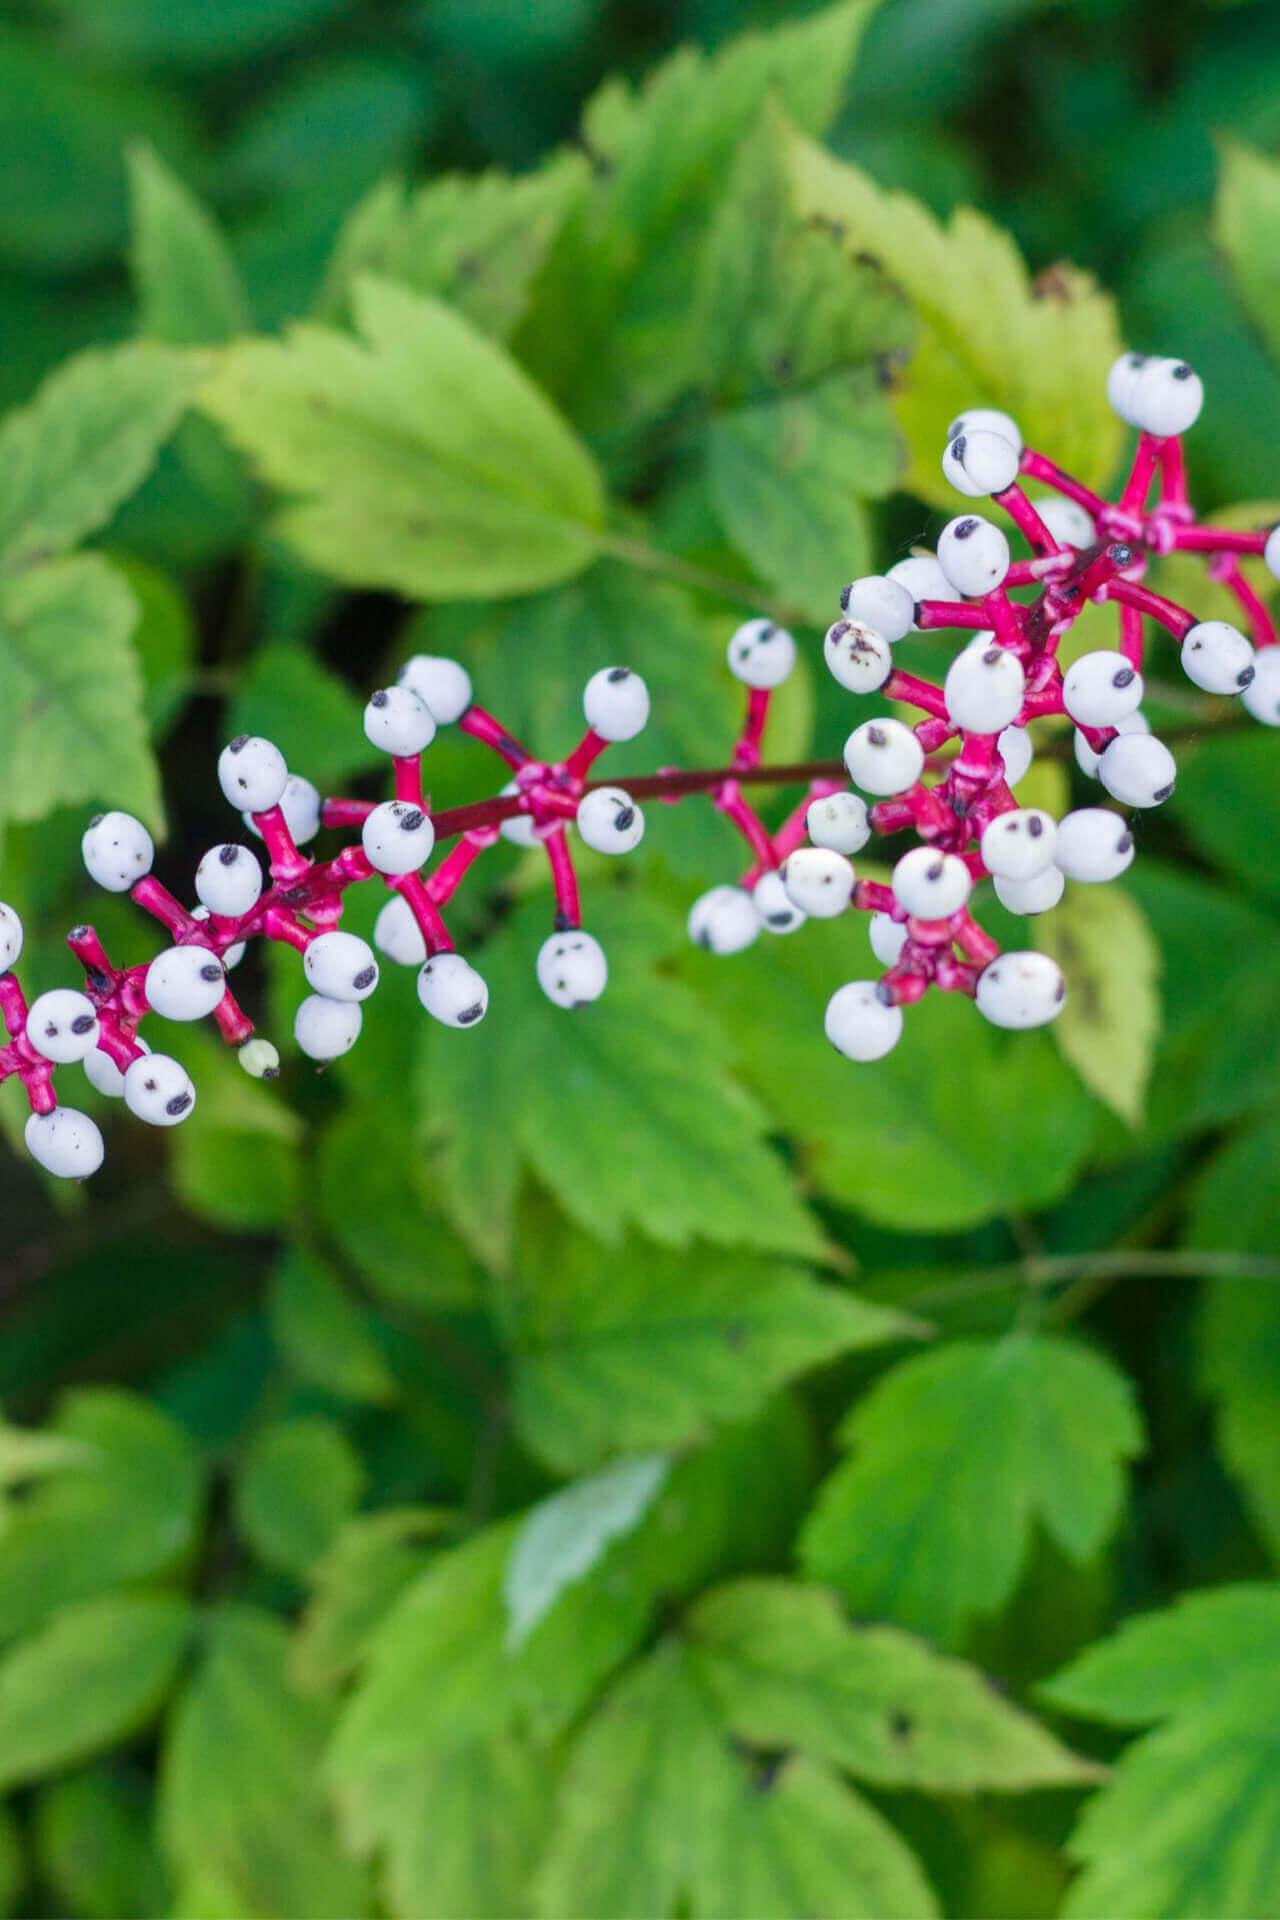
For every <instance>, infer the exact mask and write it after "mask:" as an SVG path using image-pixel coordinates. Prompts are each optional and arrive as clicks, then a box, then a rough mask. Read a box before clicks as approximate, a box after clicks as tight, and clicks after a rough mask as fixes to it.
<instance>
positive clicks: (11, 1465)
mask: <svg viewBox="0 0 1280 1920" xmlns="http://www.w3.org/2000/svg"><path fill="white" fill-rule="evenodd" d="M96 1464H97V1459H96V1455H95V1453H94V1450H93V1448H92V1447H88V1446H85V1445H84V1444H83V1443H82V1442H81V1441H79V1440H75V1439H72V1438H71V1436H70V1435H68V1434H61V1433H42V1432H40V1431H39V1430H38V1429H37V1428H35V1427H11V1426H9V1425H7V1424H3V1423H0V1486H2V1487H6V1488H7V1487H16V1486H21V1485H22V1484H23V1482H24V1481H27V1480H42V1479H44V1477H45V1475H46V1474H51V1473H62V1472H63V1471H64V1470H65V1469H66V1468H68V1467H80V1468H85V1467H91V1466H94V1465H96Z"/></svg>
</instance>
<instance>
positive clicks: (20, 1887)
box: [0, 1806, 93, 1920]
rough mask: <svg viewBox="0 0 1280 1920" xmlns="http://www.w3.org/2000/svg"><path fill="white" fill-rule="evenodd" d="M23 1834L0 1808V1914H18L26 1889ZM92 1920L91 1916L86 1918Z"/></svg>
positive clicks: (3, 1809)
mask: <svg viewBox="0 0 1280 1920" xmlns="http://www.w3.org/2000/svg"><path fill="white" fill-rule="evenodd" d="M22 1841H23V1833H22V1829H21V1827H19V1825H18V1822H17V1820H16V1818H15V1817H14V1814H13V1812H12V1811H11V1809H10V1808H9V1807H7V1806H5V1807H0V1913H4V1914H18V1913H20V1911H21V1905H22V1895H23V1894H24V1892H25V1891H26V1887H27V1862H26V1858H25V1854H24V1849H23V1844H22ZM87 1920H93V1916H92V1915H90V1916H88V1917H87Z"/></svg>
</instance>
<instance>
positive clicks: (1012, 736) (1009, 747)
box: [996, 726, 1035, 787]
mask: <svg viewBox="0 0 1280 1920" xmlns="http://www.w3.org/2000/svg"><path fill="white" fill-rule="evenodd" d="M996 747H997V748H998V750H999V754H1000V758H1001V760H1003V762H1004V778H1005V785H1006V786H1009V787H1016V786H1017V784H1018V782H1019V781H1020V780H1025V779H1026V776H1027V774H1028V773H1029V772H1030V769H1031V762H1032V760H1033V759H1034V758H1035V755H1034V753H1033V752H1032V750H1031V735H1030V734H1029V733H1028V732H1027V729H1026V728H1025V727H1018V726H1011V727H1005V728H1003V729H1002V730H1001V734H1000V738H999V739H998V740H997V741H996Z"/></svg>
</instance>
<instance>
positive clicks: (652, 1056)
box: [418, 889, 820, 1264]
mask: <svg viewBox="0 0 1280 1920" xmlns="http://www.w3.org/2000/svg"><path fill="white" fill-rule="evenodd" d="M642 914H643V908H642V902H641V901H640V900H639V899H637V898H636V896H635V895H634V892H630V893H627V894H625V895H624V894H620V893H619V892H618V891H617V890H616V889H615V890H614V891H613V892H612V893H611V894H609V895H607V896H606V895H604V894H600V895H599V896H597V899H596V903H595V905H594V906H593V909H592V916H591V926H592V930H593V931H594V932H595V934H596V936H597V937H598V938H600V939H602V941H603V943H604V946H605V949H606V952H607V953H609V955H610V958H611V964H612V967H613V974H612V977H611V979H610V982H609V989H608V992H607V993H606V994H605V995H604V997H603V998H602V999H601V1000H599V1001H598V1002H596V1003H595V1004H594V1005H592V1006H590V1007H586V1008H580V1009H578V1010H577V1011H576V1012H574V1013H572V1014H568V1013H566V1012H565V1011H564V1010H563V1009H562V1008H560V1007H556V1006H553V1005H552V1003H551V1002H550V1001H549V1000H547V999H546V998H545V997H544V996H542V995H538V994H531V993H530V991H529V975H530V971H531V968H532V962H533V957H534V955H535V954H536V952H537V950H538V947H539V946H540V945H541V943H542V941H543V940H544V939H545V938H546V935H547V933H548V931H549V928H548V924H547V922H548V920H549V917H550V916H549V910H548V906H547V903H545V902H544V901H537V900H535V901H531V902H530V903H528V904H527V905H526V906H525V907H523V908H522V909H520V911H519V912H517V913H516V914H514V915H513V916H512V917H511V919H510V920H509V921H508V922H507V923H506V924H505V925H504V928H503V936H502V939H501V940H500V941H498V942H495V944H494V945H493V947H492V948H489V949H486V951H485V956H484V967H485V974H486V977H487V979H488V981H489V986H490V991H491V995H492V1001H493V1006H494V1009H495V1011H496V1010H498V1009H499V1008H501V1007H519V1009H520V1016H519V1019H518V1020H487V1021H486V1022H485V1023H484V1024H483V1025H482V1026H480V1027H477V1028H474V1029H472V1030H471V1031H470V1032H468V1033H467V1034H465V1035H463V1036H459V1035H457V1034H453V1033H450V1032H448V1031H447V1030H446V1029H444V1028H440V1027H436V1028H434V1029H433V1031H431V1032H429V1033H428V1032H426V1030H425V1026H424V1029H423V1036H422V1047H423V1051H422V1054H421V1056H420V1066H419V1076H418V1086H419V1093H420V1099H421V1103H422V1104H421V1115H422V1118H421V1132H422V1136H423V1138H424V1140H425V1142H426V1143H427V1144H428V1145H429V1147H430V1148H431V1149H432V1150H433V1152H434V1154H435V1156H436V1160H437V1164H438V1167H439V1171H440V1193H441V1199H442V1203H443V1204H444V1205H445V1207H446V1208H447V1209H448V1212H449V1214H450V1217H451V1218H452V1220H453V1222H454V1224H455V1225H456V1227H457V1229H458V1231H459V1233H461V1234H462V1236H463V1237H464V1239H466V1240H467V1241H468V1243H469V1244H470V1245H471V1246H473V1247H474V1248H475V1249H476V1251H477V1252H478V1253H479V1254H481V1255H482V1256H483V1257H485V1258H487V1259H489V1260H490V1261H491V1262H493V1263H496V1264H501V1263H503V1262H505V1260H506V1259H507V1257H508V1255H509V1252H510V1247H511V1234H512V1224H513V1209H514V1205H515V1200H516V1194H517V1188H518V1183H519V1175H520V1170H521V1167H522V1165H523V1166H527V1167H528V1168H529V1170H530V1171H531V1172H532V1173H534V1174H535V1175H536V1176H537V1178H538V1179H539V1180H541V1181H542V1182H543V1183H544V1185H545V1186H546V1187H548V1188H549V1189H550V1191H551V1192H552V1193H553V1194H554V1195H555V1197H556V1199H557V1200H558V1201H559V1203H560V1205H561V1206H562V1208H563V1209H564V1210H565V1212H566V1213H567V1214H568V1215H569V1216H570V1218H571V1219H572V1220H574V1221H575V1222H576V1223H577V1224H579V1225H580V1226H581V1227H582V1228H583V1229H584V1230H586V1231H587V1232H590V1233H593V1234H595V1235H596V1236H597V1237H598V1238H599V1239H602V1240H606V1241H608V1242H610V1243H611V1244H617V1242H618V1241H620V1240H621V1238H622V1236H623V1233H624V1232H625V1230H626V1229H627V1228H628V1227H629V1226H631V1225H634V1226H636V1227H638V1228H640V1229H642V1230H643V1231H644V1232H645V1233H646V1234H648V1235H649V1236H650V1237H651V1238H652V1239H654V1240H658V1241H661V1242H663V1243H665V1244H666V1245H669V1246H677V1247H682V1246H687V1245H688V1244H689V1243H690V1241H691V1240H692V1239H693V1238H694V1236H695V1235H699V1236H701V1237H703V1238H705V1239H708V1240H713V1241H717V1242H722V1243H725V1244H728V1245H737V1246H746V1247H753V1248H758V1249H764V1250H766V1251H770V1252H773V1251H776V1252H780V1253H791V1254H799V1255H802V1256H812V1255H813V1254H815V1253H816V1252H817V1251H818V1250H819V1245H820V1242H819V1238H818V1234H817V1230H816V1228H815V1227H814V1225H813V1223H812V1221H811V1220H810V1217H809V1215H808V1214H807V1213H806V1211H805V1209H804V1207H803V1206H802V1205H801V1203H800V1201H799V1200H798V1199H797V1197H796V1195H795V1193H794V1190H793V1188H792V1186H791V1183H790V1181H789V1179H788V1177H787V1175H786V1173H785V1172H784V1170H783V1168H782V1165H781V1163H780V1162H779V1161H778V1160H777V1159H776V1158H775V1157H774V1155H773V1153H772V1152H771V1151H770V1149H769V1148H768V1147H767V1146H766V1144H765V1140H764V1132H765V1121H764V1115H763V1113H762V1111H761V1109H760V1107H759V1105H758V1104H757V1102H756V1101H755V1100H754V1099H752V1098H751V1097H750V1096H749V1095H748V1094H746V1093H744V1092H743V1090H742V1088H741V1087H740V1086H739V1085H738V1084H737V1083H736V1082H735V1081H734V1080H732V1079H731V1078H730V1077H729V1074H728V1072H727V1070H726V1067H727V1054H728V1047H727V1046H726V1044H725V1042H724V1040H723V1039H722V1037H721V1036H720V1034H719V1033H718V1031H717V1030H716V1029H715V1028H714V1027H713V1026H712V1025H711V1023H710V1021H709V1020H708V1018H707V1016H706V1014H705V1013H704V1011H703V1009H702V1008H701V1007H700V1006H699V1005H698V1003H697V1002H696V1001H695V999H694V998H693V996H692V994H690V993H689V992H688V990H687V989H686V988H684V987H682V986H681V985H680V984H679V983H678V982H677V981H674V980H670V979H666V978H662V977H660V976H658V975H656V974H655V973H654V972H653V971H652V970H651V968H650V967H649V966H647V965H646V964H645V959H646V955H645V953H644V947H645V945H646V944H651V938H652V933H653V927H652V924H651V925H650V927H649V929H648V933H649V936H650V938H649V940H648V941H647V940H646V928H645V922H644V920H643V917H642ZM615 927H616V929H617V936H618V937H617V939H616V940H611V939H610V937H609V936H610V932H611V930H612V929H613V928H615ZM668 943H669V942H668ZM640 1034H643V1036H644V1038H643V1045H639V1046H638V1045H637V1035H640ZM459 1038H464V1039H465V1040H466V1042H467V1044H466V1046H465V1048H463V1047H459V1046H456V1045H453V1044H451V1043H452V1042H454V1041H456V1040H458V1039H459ZM606 1142H609V1143H616V1146H614V1147H612V1148H611V1149H609V1150H604V1143H606Z"/></svg>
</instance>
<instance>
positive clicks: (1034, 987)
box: [976, 952, 1067, 1029]
mask: <svg viewBox="0 0 1280 1920" xmlns="http://www.w3.org/2000/svg"><path fill="white" fill-rule="evenodd" d="M976 997H977V1002H978V1011H979V1013H981V1014H984V1015H985V1016H986V1018H987V1019H988V1020H989V1021H990V1022H991V1024H992V1026H993V1027H1012V1028H1018V1029H1021V1028H1026V1027H1043V1026H1044V1025H1045V1024H1046V1022H1047V1021H1050V1020H1053V1019H1055V1018H1056V1017H1057V1015H1058V1014H1059V1013H1061V1011H1062V1003H1063V1001H1064V1000H1065V999H1066V997H1067V983H1066V981H1065V980H1064V979H1063V977H1062V972H1061V969H1060V968H1059V967H1058V966H1057V965H1056V964H1055V963H1054V962H1053V961H1052V960H1051V959H1050V958H1049V956H1048V954H1047V953H1034V952H1026V953H1002V954H999V955H998V956H997V958H996V959H994V960H993V961H992V962H991V964H990V966H988V967H984V968H983V970H982V972H981V973H980V974H979V975H978V991H977V996H976Z"/></svg>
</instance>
